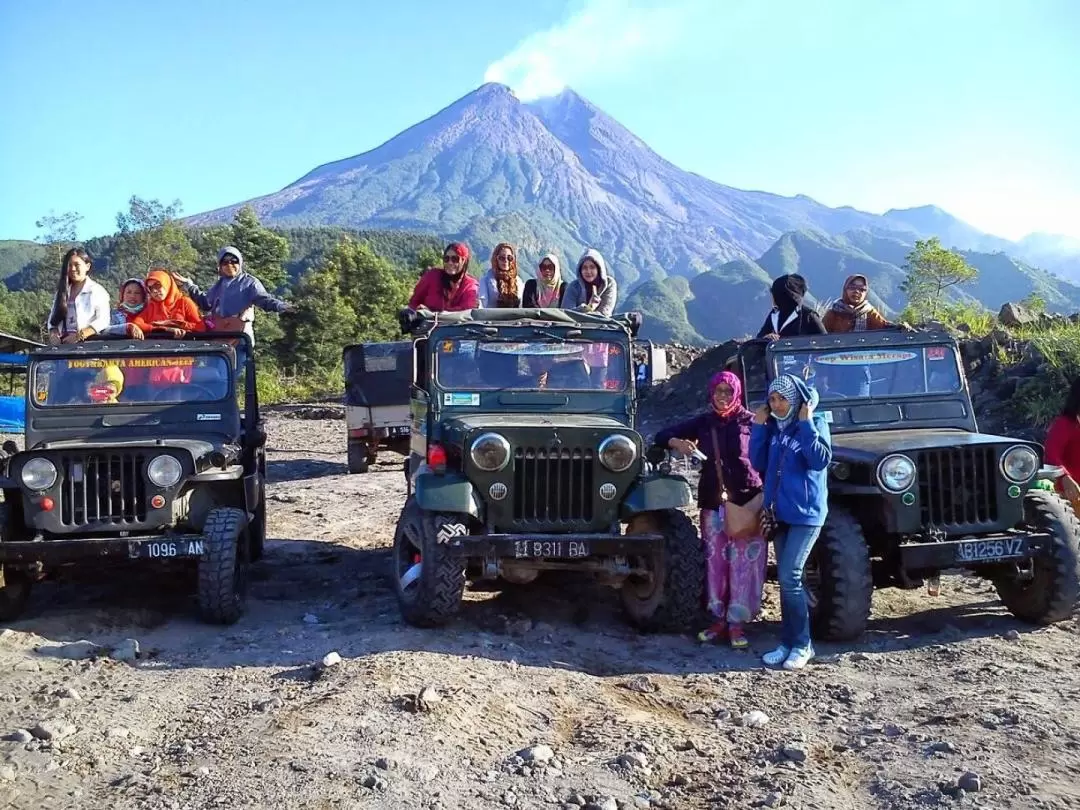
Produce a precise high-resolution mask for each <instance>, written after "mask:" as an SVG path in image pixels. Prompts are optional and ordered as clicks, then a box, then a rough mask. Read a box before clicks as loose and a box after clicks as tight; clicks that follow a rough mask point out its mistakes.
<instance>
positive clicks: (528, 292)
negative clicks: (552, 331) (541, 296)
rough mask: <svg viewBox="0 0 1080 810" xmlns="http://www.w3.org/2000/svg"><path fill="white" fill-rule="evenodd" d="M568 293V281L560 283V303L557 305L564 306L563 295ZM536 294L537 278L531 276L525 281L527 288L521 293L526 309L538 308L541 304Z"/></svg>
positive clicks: (522, 303) (522, 302) (522, 304)
mask: <svg viewBox="0 0 1080 810" xmlns="http://www.w3.org/2000/svg"><path fill="white" fill-rule="evenodd" d="M564 295H566V282H565V281H564V282H562V283H561V284H559V303H558V304H556V305H555V306H556V307H561V306H562V300H563V296H564ZM537 298H538V297H537V295H536V279H535V278H530V279H529V280H528V281H526V282H525V289H524V290H522V293H521V306H523V307H524V308H525V309H537V308H538V307H539V306H540V302H539V301H538V300H537Z"/></svg>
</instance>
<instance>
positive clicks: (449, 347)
mask: <svg viewBox="0 0 1080 810" xmlns="http://www.w3.org/2000/svg"><path fill="white" fill-rule="evenodd" d="M439 351H440V352H442V353H443V354H450V353H451V352H453V351H454V341H452V340H444V341H443V342H442V343H441V344H439Z"/></svg>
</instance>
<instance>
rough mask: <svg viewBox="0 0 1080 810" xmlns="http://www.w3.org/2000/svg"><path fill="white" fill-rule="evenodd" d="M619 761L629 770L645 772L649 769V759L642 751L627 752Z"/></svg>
mask: <svg viewBox="0 0 1080 810" xmlns="http://www.w3.org/2000/svg"><path fill="white" fill-rule="evenodd" d="M617 761H618V763H619V765H621V766H622V767H623V768H627V769H628V770H643V769H645V768H648V767H649V758H648V757H647V756H645V755H644V754H643V753H641V752H640V751H627V752H626V753H625V754H623V755H622V756H620V757H619V759H618V760H617Z"/></svg>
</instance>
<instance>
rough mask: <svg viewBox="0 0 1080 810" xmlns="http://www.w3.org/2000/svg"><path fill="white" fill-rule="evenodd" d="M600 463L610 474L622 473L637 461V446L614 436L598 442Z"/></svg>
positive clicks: (622, 437)
mask: <svg viewBox="0 0 1080 810" xmlns="http://www.w3.org/2000/svg"><path fill="white" fill-rule="evenodd" d="M599 453H600V463H601V464H603V465H604V466H605V467H607V468H608V469H609V470H611V471H612V472H624V471H625V470H628V469H630V465H632V464H633V463H634V462H635V461H636V460H637V445H636V444H634V443H633V441H631V440H630V439H628V438H627V437H626V436H621V435H619V434H615V435H613V436H608V437H607V438H606V439H604V440H603V441H602V442H600V450H599Z"/></svg>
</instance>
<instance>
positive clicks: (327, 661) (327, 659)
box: [322, 652, 341, 669]
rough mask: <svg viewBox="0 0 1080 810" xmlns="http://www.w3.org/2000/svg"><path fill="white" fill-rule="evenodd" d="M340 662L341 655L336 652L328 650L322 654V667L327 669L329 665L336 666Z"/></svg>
mask: <svg viewBox="0 0 1080 810" xmlns="http://www.w3.org/2000/svg"><path fill="white" fill-rule="evenodd" d="M340 663H341V656H340V655H339V654H338V653H337V652H328V653H327V654H326V655H324V656H323V659H322V665H323V669H329V668H330V667H336V666H337V665H338V664H340Z"/></svg>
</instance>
